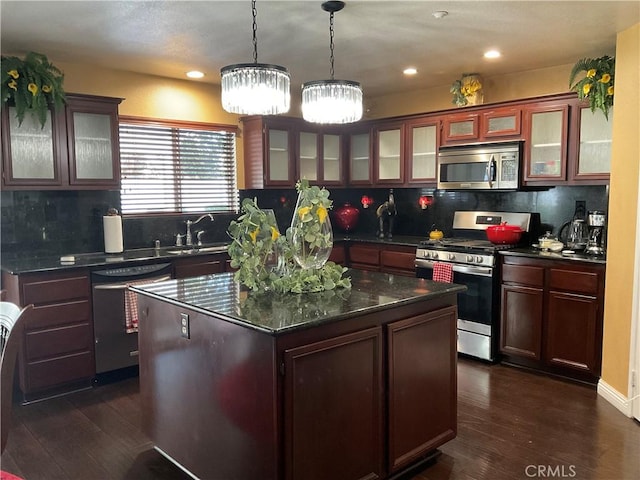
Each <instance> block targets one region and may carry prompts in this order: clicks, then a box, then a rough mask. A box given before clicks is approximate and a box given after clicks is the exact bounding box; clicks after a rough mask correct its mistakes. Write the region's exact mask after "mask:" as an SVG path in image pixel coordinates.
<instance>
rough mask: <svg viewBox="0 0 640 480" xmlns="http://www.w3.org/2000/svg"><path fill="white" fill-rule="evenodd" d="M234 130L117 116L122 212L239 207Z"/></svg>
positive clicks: (223, 209)
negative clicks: (118, 122) (118, 119)
mask: <svg viewBox="0 0 640 480" xmlns="http://www.w3.org/2000/svg"><path fill="white" fill-rule="evenodd" d="M235 145H236V129H235V127H233V126H229V127H226V128H225V127H224V126H218V125H207V124H187V123H185V124H182V123H177V122H162V121H157V120H153V121H144V120H142V119H127V118H123V117H121V118H120V169H121V172H120V177H121V187H120V188H121V191H120V195H121V202H122V213H123V214H125V215H126V214H145V213H147V214H154V213H199V212H211V213H216V212H237V211H238V208H239V204H238V202H239V200H238V189H237V188H236V150H235Z"/></svg>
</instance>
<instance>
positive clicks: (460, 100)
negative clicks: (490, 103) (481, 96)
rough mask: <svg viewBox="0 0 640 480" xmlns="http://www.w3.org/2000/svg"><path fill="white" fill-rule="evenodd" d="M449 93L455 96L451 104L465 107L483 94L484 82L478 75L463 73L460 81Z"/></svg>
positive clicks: (452, 85)
mask: <svg viewBox="0 0 640 480" xmlns="http://www.w3.org/2000/svg"><path fill="white" fill-rule="evenodd" d="M449 92H451V93H452V94H453V99H452V100H451V103H453V104H454V105H457V106H458V107H464V106H465V105H468V104H470V103H474V102H472V98H474V97H475V96H476V94H478V93H479V92H480V93H481V92H482V80H481V79H480V76H479V75H478V74H477V73H463V74H462V77H461V78H460V79H459V80H456V81H455V82H453V83H452V84H451V88H450V89H449Z"/></svg>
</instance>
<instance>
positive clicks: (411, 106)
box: [365, 64, 573, 118]
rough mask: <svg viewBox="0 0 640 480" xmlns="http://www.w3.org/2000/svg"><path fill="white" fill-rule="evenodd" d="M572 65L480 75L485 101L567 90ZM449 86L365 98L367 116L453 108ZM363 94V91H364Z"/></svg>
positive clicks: (514, 98) (390, 115)
mask: <svg viewBox="0 0 640 480" xmlns="http://www.w3.org/2000/svg"><path fill="white" fill-rule="evenodd" d="M572 67H573V64H569V65H558V66H555V67H550V68H544V69H539V70H530V71H526V72H517V73H511V74H508V75H500V76H495V77H483V79H482V83H483V91H484V103H495V102H504V101H508V100H517V99H519V98H527V97H537V96H540V95H551V94H554V93H565V92H568V91H569V83H568V82H569V73H570V72H571V68H572ZM452 82H453V80H452ZM449 87H450V85H445V86H440V87H434V88H429V89H424V90H418V91H415V92H411V93H408V94H406V93H405V94H395V95H386V96H382V97H376V98H373V99H367V100H365V109H366V117H367V118H384V117H394V116H398V115H410V114H413V113H424V112H433V111H436V110H446V109H450V108H455V105H453V104H452V103H451V98H452V96H451V93H449ZM365 93H366V92H365Z"/></svg>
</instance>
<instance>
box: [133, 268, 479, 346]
mask: <svg viewBox="0 0 640 480" xmlns="http://www.w3.org/2000/svg"><path fill="white" fill-rule="evenodd" d="M345 275H347V276H349V277H351V282H352V288H351V289H336V290H328V291H325V292H320V293H304V294H296V293H288V294H273V293H256V292H250V291H247V290H246V288H244V287H242V286H241V285H240V284H239V283H238V282H236V281H235V280H234V278H233V273H220V274H215V275H205V276H201V277H193V278H186V279H178V280H167V281H164V282H157V283H153V284H147V285H140V286H135V287H130V288H131V290H133V291H134V292H137V293H139V294H143V295H147V296H150V297H153V298H157V299H161V300H164V301H167V302H169V303H172V304H175V305H180V306H184V307H186V308H191V309H194V310H197V311H200V312H202V313H204V314H205V315H210V314H214V313H215V314H217V315H218V316H221V317H222V318H224V319H225V320H228V321H230V322H233V323H236V324H240V325H244V326H246V327H248V328H252V329H255V330H259V331H262V332H266V333H269V334H272V335H278V334H281V333H288V332H291V331H294V330H297V329H302V328H308V327H311V326H317V325H320V324H322V323H326V322H331V321H336V320H342V319H347V318H350V317H353V316H354V315H363V314H364V313H372V312H375V311H378V310H385V309H390V308H393V307H397V306H400V305H404V304H408V303H413V302H419V301H424V300H428V299H435V298H438V297H441V296H442V295H447V294H452V293H454V294H457V293H461V292H463V291H464V290H465V289H466V287H465V286H463V285H458V284H454V283H441V282H433V281H431V280H425V279H419V278H413V277H403V276H399V275H391V274H386V273H377V272H366V271H362V270H354V269H349V270H348V271H347V273H346V274H345Z"/></svg>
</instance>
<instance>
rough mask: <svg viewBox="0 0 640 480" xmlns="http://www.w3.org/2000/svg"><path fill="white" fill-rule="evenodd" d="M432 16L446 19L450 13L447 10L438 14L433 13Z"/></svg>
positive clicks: (439, 11) (437, 12)
mask: <svg viewBox="0 0 640 480" xmlns="http://www.w3.org/2000/svg"><path fill="white" fill-rule="evenodd" d="M431 15H432V16H433V17H434V18H443V17H446V16H447V15H449V12H447V11H446V10H438V11H436V12H433V13H432V14H431Z"/></svg>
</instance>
